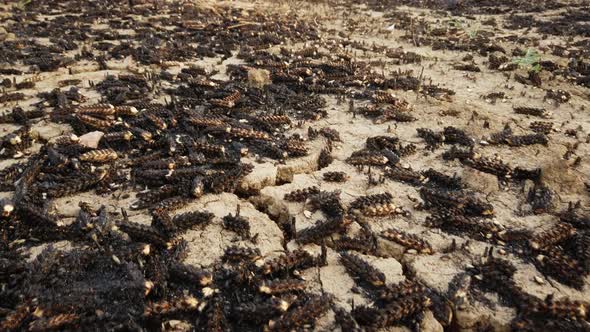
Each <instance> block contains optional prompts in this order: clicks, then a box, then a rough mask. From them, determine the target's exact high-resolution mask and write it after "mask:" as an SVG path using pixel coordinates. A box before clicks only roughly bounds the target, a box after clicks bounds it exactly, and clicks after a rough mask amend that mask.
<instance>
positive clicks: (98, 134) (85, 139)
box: [79, 131, 104, 149]
mask: <svg viewBox="0 0 590 332" xmlns="http://www.w3.org/2000/svg"><path fill="white" fill-rule="evenodd" d="M103 136H104V133H103V132H102V131H91V132H89V133H86V134H84V135H82V136H80V137H79V143H80V144H81V145H84V146H86V147H89V148H91V149H96V148H97V147H98V143H100V139H101V138H102V137H103Z"/></svg>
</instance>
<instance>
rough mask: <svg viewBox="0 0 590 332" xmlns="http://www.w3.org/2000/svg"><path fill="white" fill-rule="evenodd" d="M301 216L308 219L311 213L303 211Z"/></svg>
mask: <svg viewBox="0 0 590 332" xmlns="http://www.w3.org/2000/svg"><path fill="white" fill-rule="evenodd" d="M303 215H304V216H305V218H307V219H309V218H311V215H312V213H311V211H308V210H303Z"/></svg>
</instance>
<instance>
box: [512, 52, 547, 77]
mask: <svg viewBox="0 0 590 332" xmlns="http://www.w3.org/2000/svg"><path fill="white" fill-rule="evenodd" d="M540 61H541V55H540V54H539V52H537V51H535V50H534V49H532V48H529V49H528V50H527V51H526V54H525V55H524V56H523V57H519V58H514V59H513V60H512V62H513V63H517V64H518V65H519V66H520V67H521V68H525V69H529V70H532V71H534V72H537V73H538V72H540V71H541V64H540V63H539V62H540Z"/></svg>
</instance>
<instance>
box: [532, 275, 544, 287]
mask: <svg viewBox="0 0 590 332" xmlns="http://www.w3.org/2000/svg"><path fill="white" fill-rule="evenodd" d="M533 279H534V280H535V282H536V283H538V284H539V285H543V284H545V280H543V279H542V278H541V277H538V276H535V277H534V278H533Z"/></svg>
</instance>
